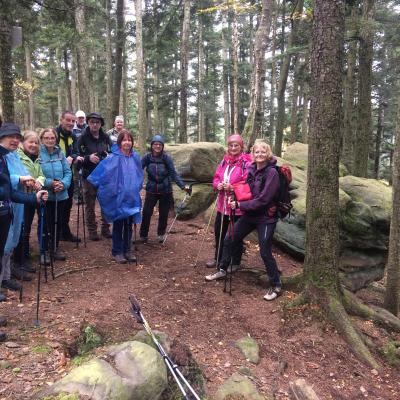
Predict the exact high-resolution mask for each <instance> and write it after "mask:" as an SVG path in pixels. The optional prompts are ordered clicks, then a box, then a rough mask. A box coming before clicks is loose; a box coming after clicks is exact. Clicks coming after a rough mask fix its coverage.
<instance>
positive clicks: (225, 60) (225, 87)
mask: <svg viewBox="0 0 400 400" xmlns="http://www.w3.org/2000/svg"><path fill="white" fill-rule="evenodd" d="M225 27H226V13H223V14H222V30H221V41H222V91H223V96H224V131H225V141H226V140H227V139H228V136H229V135H230V132H231V127H230V113H229V111H230V105H229V57H228V54H229V50H228V41H227V40H226V32H225V29H226V28H225Z"/></svg>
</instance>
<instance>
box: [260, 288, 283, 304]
mask: <svg viewBox="0 0 400 400" xmlns="http://www.w3.org/2000/svg"><path fill="white" fill-rule="evenodd" d="M281 294H282V288H281V287H280V286H275V287H271V288H269V289H268V292H267V294H266V295H265V296H264V300H267V301H271V300H275V299H276V298H277V297H278V296H280V295H281Z"/></svg>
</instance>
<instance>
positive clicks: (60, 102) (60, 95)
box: [56, 47, 65, 118]
mask: <svg viewBox="0 0 400 400" xmlns="http://www.w3.org/2000/svg"><path fill="white" fill-rule="evenodd" d="M61 60H62V54H61V49H60V48H59V47H58V48H57V49H56V85H57V112H58V117H59V118H60V117H61V114H62V112H63V110H64V108H65V106H64V85H62V84H61V82H62V80H63V78H62V71H61V70H62V68H61Z"/></svg>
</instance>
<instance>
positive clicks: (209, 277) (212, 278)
mask: <svg viewBox="0 0 400 400" xmlns="http://www.w3.org/2000/svg"><path fill="white" fill-rule="evenodd" d="M225 275H226V272H225V271H224V270H223V269H220V270H219V271H217V272H216V273H215V274H211V275H207V276H206V281H215V280H216V279H222V278H225Z"/></svg>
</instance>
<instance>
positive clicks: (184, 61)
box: [179, 0, 190, 143]
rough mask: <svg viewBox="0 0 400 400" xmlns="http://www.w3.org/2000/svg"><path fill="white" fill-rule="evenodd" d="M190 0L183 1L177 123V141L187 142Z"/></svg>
mask: <svg viewBox="0 0 400 400" xmlns="http://www.w3.org/2000/svg"><path fill="white" fill-rule="evenodd" d="M189 24H190V0H184V2H183V23H182V35H181V99H180V100H181V109H180V125H179V141H180V142H181V143H187V140H188V134H187V109H188V105H187V97H188V94H187V92H188V90H187V89H188V88H187V85H188V82H187V80H188V66H189V54H188V53H189V34H190V30H189V29H190V26H189Z"/></svg>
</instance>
